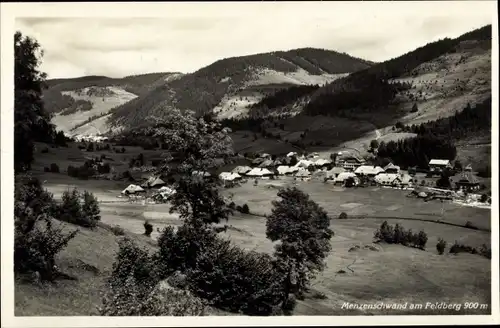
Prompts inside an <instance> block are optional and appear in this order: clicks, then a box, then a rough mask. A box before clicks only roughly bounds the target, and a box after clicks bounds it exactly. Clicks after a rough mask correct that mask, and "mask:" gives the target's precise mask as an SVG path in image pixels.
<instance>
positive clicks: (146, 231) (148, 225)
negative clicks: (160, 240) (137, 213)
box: [144, 221, 153, 237]
mask: <svg viewBox="0 0 500 328" xmlns="http://www.w3.org/2000/svg"><path fill="white" fill-rule="evenodd" d="M152 232H153V225H152V224H151V223H149V222H148V221H146V222H144V235H145V236H148V237H151V233H152Z"/></svg>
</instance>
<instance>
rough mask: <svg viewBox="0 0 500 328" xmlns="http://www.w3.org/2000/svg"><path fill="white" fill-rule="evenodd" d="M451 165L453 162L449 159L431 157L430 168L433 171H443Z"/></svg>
mask: <svg viewBox="0 0 500 328" xmlns="http://www.w3.org/2000/svg"><path fill="white" fill-rule="evenodd" d="M451 167H452V166H451V163H450V161H449V160H447V159H431V160H430V162H429V170H430V171H431V172H441V171H443V170H444V169H445V168H451Z"/></svg>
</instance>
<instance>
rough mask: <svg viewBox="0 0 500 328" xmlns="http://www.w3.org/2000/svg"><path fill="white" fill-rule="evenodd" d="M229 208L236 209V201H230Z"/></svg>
mask: <svg viewBox="0 0 500 328" xmlns="http://www.w3.org/2000/svg"><path fill="white" fill-rule="evenodd" d="M229 208H230V209H232V210H234V209H236V204H235V203H234V202H231V203H229Z"/></svg>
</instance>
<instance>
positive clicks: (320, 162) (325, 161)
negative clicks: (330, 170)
mask: <svg viewBox="0 0 500 328" xmlns="http://www.w3.org/2000/svg"><path fill="white" fill-rule="evenodd" d="M331 163H332V161H331V160H328V159H324V158H320V159H318V160H317V161H316V162H314V166H316V167H318V168H322V167H325V166H327V165H330V164H331Z"/></svg>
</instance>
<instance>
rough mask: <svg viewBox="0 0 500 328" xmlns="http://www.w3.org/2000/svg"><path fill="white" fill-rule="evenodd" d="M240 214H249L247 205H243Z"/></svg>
mask: <svg viewBox="0 0 500 328" xmlns="http://www.w3.org/2000/svg"><path fill="white" fill-rule="evenodd" d="M241 213H243V214H249V213H250V208H249V207H248V205H247V204H245V205H243V206H242V207H241Z"/></svg>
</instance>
